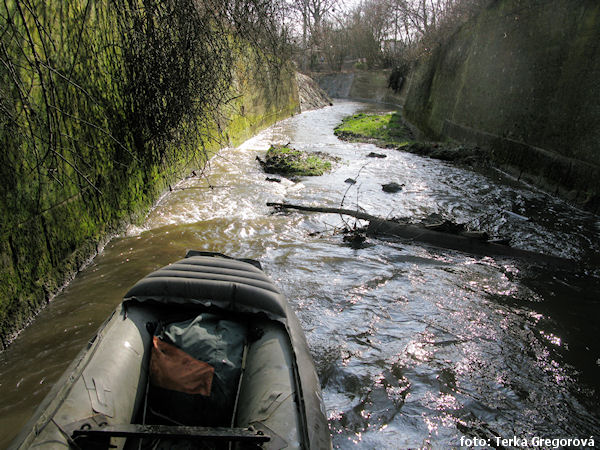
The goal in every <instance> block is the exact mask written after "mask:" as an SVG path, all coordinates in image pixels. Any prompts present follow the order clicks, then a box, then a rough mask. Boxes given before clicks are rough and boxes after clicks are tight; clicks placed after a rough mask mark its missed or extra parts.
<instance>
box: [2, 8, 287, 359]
mask: <svg viewBox="0 0 600 450" xmlns="http://www.w3.org/2000/svg"><path fill="white" fill-rule="evenodd" d="M147 3H148V4H150V3H152V2H147ZM160 3H161V8H156V9H155V10H152V9H151V8H150V9H146V10H144V14H155V16H152V17H151V18H152V20H153V21H154V22H155V23H156V24H159V25H160V24H161V23H162V22H161V21H166V22H165V24H166V25H169V26H170V24H173V23H176V21H173V20H172V19H173V15H172V11H171V10H170V9H169V8H172V7H182V5H184V6H185V5H188V6H190V7H192V6H193V4H194V2H191V1H187V2H185V1H177V2H174V1H170V2H160ZM133 4H135V2H133V3H132V2H115V3H114V4H111V6H110V7H108V6H107V5H106V4H104V3H102V2H87V1H83V0H81V1H79V0H75V1H72V2H62V1H50V2H47V1H46V2H44V1H41V0H39V1H37V0H36V1H33V2H31V5H33V7H32V8H30V9H19V7H20V6H22V5H21V4H20V2H10V1H9V2H4V3H3V4H2V5H0V16H2V17H3V18H5V19H7V28H6V29H5V30H3V51H4V52H5V53H4V57H3V64H2V65H0V81H1V82H2V90H1V91H0V96H2V97H1V98H0V100H1V101H2V102H1V103H2V106H3V108H1V109H0V130H1V131H0V146H2V148H3V151H2V152H0V180H2V182H1V183H0V349H2V348H3V347H4V346H5V345H7V344H8V342H9V341H10V339H11V336H12V335H13V334H14V333H15V332H17V331H18V330H19V329H21V328H22V326H23V325H25V324H26V323H27V322H28V321H29V320H30V319H31V318H32V317H33V316H34V315H35V313H36V312H37V311H38V310H39V309H40V308H41V307H43V306H44V304H45V303H46V302H47V301H48V299H49V298H51V297H52V295H53V294H54V293H56V292H57V291H58V290H59V289H60V288H61V286H63V284H64V283H65V282H66V281H67V280H69V279H70V277H72V276H73V275H74V274H75V273H76V272H77V271H78V270H79V268H80V267H81V266H82V265H83V264H84V263H85V261H87V260H88V259H89V258H90V257H91V256H92V255H94V253H95V252H96V251H97V248H98V247H99V246H100V245H102V243H103V242H104V241H106V240H107V239H108V238H110V236H112V235H114V233H117V232H118V231H119V230H121V229H122V228H123V226H124V225H125V224H127V223H130V222H137V221H139V220H141V219H143V217H144V216H145V213H146V212H147V211H148V209H149V208H150V207H151V205H152V204H153V203H154V202H155V201H156V199H157V198H158V196H159V195H160V194H161V193H162V192H164V190H165V189H166V188H167V186H168V185H169V184H170V183H172V182H173V181H174V180H177V179H179V178H180V177H181V176H183V175H184V174H185V173H189V171H191V170H192V169H197V168H199V167H200V166H202V165H203V164H204V163H205V162H206V159H207V158H208V157H210V155H211V153H212V152H215V151H216V150H217V149H218V148H221V147H223V146H225V145H227V144H233V145H235V144H237V143H239V142H241V141H243V140H244V139H246V138H248V137H249V136H250V135H251V134H253V133H256V132H257V131H258V130H260V129H261V128H264V127H266V126H268V125H270V124H272V123H273V122H275V121H276V120H278V119H281V118H283V117H285V116H287V115H290V114H292V113H294V112H295V111H297V109H298V95H297V90H296V85H295V77H294V73H293V71H292V70H291V69H290V68H289V67H286V66H285V65H283V64H282V67H279V68H275V67H273V66H267V65H265V66H263V64H262V60H261V59H260V57H259V56H260V53H259V51H255V50H253V49H251V48H250V46H249V45H248V44H245V43H244V42H237V41H236V40H235V39H233V38H232V37H231V36H230V37H225V43H221V44H223V46H222V47H221V50H220V51H221V52H222V53H221V55H220V56H219V57H220V58H221V59H217V60H216V61H218V62H219V64H221V63H225V62H227V61H229V58H231V59H232V60H233V61H234V63H233V67H232V70H231V79H229V78H228V76H225V75H224V76H222V77H221V76H216V77H213V78H214V80H216V81H215V83H218V84H219V89H221V88H222V87H223V86H226V91H223V90H221V91H218V92H217V91H214V90H211V89H212V85H211V84H210V83H206V84H205V85H202V86H200V87H202V89H204V90H201V89H200V90H198V89H199V85H198V83H199V81H198V79H196V78H195V76H196V75H194V76H191V75H192V74H197V76H198V77H204V78H202V79H201V80H200V81H202V80H206V79H208V80H209V81H210V80H213V78H211V77H210V76H209V72H206V71H205V63H206V64H208V65H210V64H209V63H210V61H207V60H206V59H203V60H202V61H199V60H195V59H193V58H195V56H193V57H191V58H192V60H186V59H185V58H178V59H177V61H176V63H177V64H176V65H175V66H173V67H175V68H176V69H177V71H179V72H185V71H189V74H190V77H189V78H183V79H177V82H178V83H179V82H182V83H184V84H185V83H188V84H185V86H184V90H185V91H186V92H188V91H193V92H202V93H203V94H202V96H198V97H196V98H191V97H190V99H189V100H190V104H191V105H200V106H201V108H199V109H198V108H196V107H195V106H194V108H195V109H193V111H194V113H195V114H196V113H198V114H196V115H192V114H187V113H186V111H187V110H186V109H185V108H184V107H185V104H184V102H180V101H179V100H181V99H178V98H177V96H176V94H177V92H176V91H175V90H174V89H175V88H177V89H179V87H180V86H179V85H178V84H177V83H171V84H169V83H170V81H169V80H168V75H169V73H172V72H173V67H171V66H172V64H170V65H169V64H167V65H165V67H162V66H161V67H156V68H153V66H152V64H153V61H154V62H155V61H157V60H158V61H162V60H163V59H164V58H163V57H162V56H163V55H162V53H160V52H164V51H171V50H172V51H174V52H175V51H179V50H180V47H179V46H180V44H181V43H182V42H184V41H182V40H181V39H179V37H180V33H182V32H183V33H184V34H185V33H187V32H186V30H187V28H185V27H183V28H181V29H176V28H173V29H165V28H164V27H163V28H160V29H157V30H154V31H156V32H159V33H160V37H161V46H159V47H156V48H155V47H152V46H145V45H144V42H139V41H137V40H136V39H138V38H139V37H140V36H141V34H138V35H129V34H128V33H130V31H131V30H139V29H140V28H139V27H138V26H139V25H140V23H139V22H135V21H136V20H137V18H136V14H138V13H139V11H140V10H137V9H135V8H134V9H129V7H130V5H133ZM152 11H154V12H152ZM161 14H162V15H161ZM177 20H182V21H185V20H186V17H185V14H183V15H181V16H180V17H177ZM134 25H135V26H134ZM146 25H147V24H146ZM136 27H138V28H136ZM146 31H147V30H146ZM150 31H152V30H150ZM150 31H147V35H146V37H149V36H150V35H151V33H150ZM204 31H206V32H210V30H204ZM28 35H29V36H30V38H27V36H28ZM185 36H186V39H188V40H187V41H185V42H186V45H189V44H190V42H191V41H190V40H191V39H192V38H191V37H190V36H189V35H188V34H185ZM211 36H212V35H211ZM215 36H219V34H215ZM215 39H217V38H215ZM214 44H216V42H215V41H211V42H210V43H204V41H202V39H199V38H198V36H196V41H195V44H194V45H198V46H200V47H199V50H202V49H204V50H206V48H205V47H202V46H203V45H206V46H208V47H210V45H214ZM132 45H133V46H134V47H135V46H139V48H140V49H142V50H143V51H142V50H140V52H141V53H140V52H138V53H136V54H134V55H129V56H130V57H131V58H133V60H126V57H127V55H126V53H127V49H131V48H133V47H131V46H132ZM208 47H207V48H208ZM135 48H138V47H135ZM215 48H216V47H215ZM153 49H155V50H156V49H158V50H159V54H156V55H154V54H150V52H151V51H154V50H153ZM225 50H226V51H225ZM230 50H231V51H230ZM144 52H146V53H144ZM174 54H177V53H174ZM6 55H8V57H6ZM140 55H141V56H144V58H146V59H142V60H140V59H139V58H141V56H140ZM177 55H178V56H179V54H177ZM136 58H137V59H136ZM131 61H134V62H135V64H133V63H132V62H131ZM6 62H8V63H9V64H5V63H6ZM138 63H139V64H141V65H142V66H144V65H145V66H147V68H149V69H152V70H154V69H156V70H155V71H151V75H152V74H160V75H156V77H155V78H156V79H153V78H152V76H150V77H148V78H149V79H148V80H145V81H147V82H148V83H150V85H149V86H150V87H151V88H152V89H155V91H156V92H155V95H154V96H150V97H145V96H146V95H147V93H145V92H144V91H143V89H141V88H140V86H141V85H140V83H141V82H143V81H144V79H143V78H144V76H145V75H147V74H145V73H143V72H140V71H139V67H140V66H139V65H137V64H138ZM213 63H214V61H213ZM213 65H215V67H212V69H215V70H216V66H217V65H218V64H216V63H215V64H213ZM219 67H221V66H219ZM212 69H211V70H212ZM223 69H224V71H226V70H225V69H226V68H223ZM277 69H278V70H277ZM161 71H162V72H161ZM157 83H159V84H160V85H159V84H157ZM194 89H195V90H194ZM211 96H212V97H211ZM221 96H222V97H221ZM208 98H212V99H213V101H212V102H211V103H209V102H208V100H207V99H208ZM231 98H233V99H234V100H231V101H226V100H227V99H231ZM158 129H161V130H163V131H162V132H161V133H160V134H157V132H156V130H158Z"/></svg>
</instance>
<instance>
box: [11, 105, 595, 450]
mask: <svg viewBox="0 0 600 450" xmlns="http://www.w3.org/2000/svg"><path fill="white" fill-rule="evenodd" d="M358 111H386V107H385V106H381V105H372V104H361V103H354V102H338V103H337V104H336V105H334V106H333V107H328V108H324V109H322V110H318V111H311V112H308V113H304V114H300V115H297V116H294V117H292V118H290V119H287V120H284V121H282V122H280V123H278V124H276V125H275V126H273V127H271V128H269V129H267V130H265V131H263V132H261V133H260V134H259V135H257V136H256V137H254V138H252V139H250V140H248V141H247V142H245V143H244V144H243V145H242V146H241V147H239V148H237V149H225V150H223V151H221V152H220V154H219V155H218V156H216V157H215V158H213V160H212V161H211V170H210V173H208V174H207V177H200V176H197V177H190V178H187V179H185V180H182V181H181V182H180V183H178V184H177V185H174V186H173V187H172V188H173V191H172V192H170V193H168V195H165V196H164V197H163V198H162V199H161V200H160V201H159V202H158V204H157V205H156V207H155V208H154V209H153V210H152V211H151V212H150V213H149V215H148V218H147V220H146V222H145V223H144V224H143V225H142V226H140V227H130V229H129V230H128V232H127V233H126V234H125V235H124V236H121V237H119V238H116V239H114V240H113V241H111V242H110V243H109V244H108V245H107V246H106V248H105V250H104V252H103V253H102V254H101V255H99V256H98V257H97V258H96V259H95V260H94V261H93V263H92V264H91V265H90V266H89V267H88V268H87V269H85V270H84V271H83V272H82V273H81V274H79V276H78V277H77V278H76V280H75V281H74V282H73V283H71V285H70V286H69V287H68V288H67V289H66V290H65V291H64V292H63V293H62V294H61V295H59V296H57V297H56V298H55V299H54V301H53V302H52V303H51V304H50V305H49V307H47V308H46V309H45V310H44V311H43V312H42V313H41V314H40V315H39V316H38V318H37V319H36V321H35V322H34V323H33V324H32V325H31V326H30V327H29V328H27V329H26V330H25V331H24V332H23V333H22V335H21V336H20V337H19V339H17V341H15V343H14V344H13V345H12V346H11V347H10V348H9V349H8V350H7V351H5V352H4V353H2V354H0V397H1V398H2V400H3V401H2V405H1V406H0V429H1V430H2V433H1V439H2V440H1V441H0V447H2V446H5V445H7V444H8V442H9V441H10V440H11V439H12V437H13V436H14V434H15V433H16V431H17V430H18V429H19V428H20V427H21V426H22V425H23V424H24V422H25V421H26V420H27V419H28V417H29V416H30V415H31V414H32V413H33V410H34V409H35V407H36V406H37V404H38V403H39V402H40V401H41V399H42V398H43V396H44V395H45V394H46V393H47V392H48V389H49V388H50V387H51V385H52V384H53V383H54V382H55V381H56V379H57V378H58V376H59V375H60V373H61V372H62V371H63V370H64V368H65V367H66V365H67V364H68V362H69V361H70V360H71V359H72V358H73V357H74V356H75V354H76V353H77V351H79V349H80V348H82V347H83V346H84V344H85V342H86V340H87V339H88V338H89V336H90V335H91V334H92V333H93V331H94V330H95V329H96V328H97V327H98V326H99V325H100V323H101V322H102V321H103V320H104V319H105V318H106V317H107V316H108V314H109V313H110V311H112V309H113V308H114V307H115V306H116V305H117V303H118V302H119V301H120V299H121V297H122V296H123V294H124V293H125V292H126V290H127V289H128V287H129V286H131V285H132V284H133V283H134V282H135V281H137V280H138V279H140V278H141V277H143V276H144V275H146V274H147V273H148V272H150V271H152V270H155V269H157V268H159V267H161V266H163V265H166V264H168V263H171V262H173V261H176V260H178V259H180V258H182V257H183V255H184V254H185V251H186V250H187V249H190V248H193V249H198V250H207V251H219V252H223V253H227V254H229V255H231V256H235V257H245V258H255V259H258V260H260V261H261V262H262V264H263V267H264V269H265V271H266V272H267V274H268V275H269V276H270V277H272V278H273V280H274V281H275V282H276V284H277V285H278V286H279V287H280V288H281V289H282V291H283V292H284V293H285V294H286V295H287V297H288V298H289V300H290V303H291V305H292V307H293V308H294V310H295V311H296V312H297V314H298V317H299V319H300V321H301V323H302V326H303V328H304V330H305V332H306V336H307V339H308V341H309V345H310V348H311V350H312V352H313V356H314V358H315V362H316V365H317V369H318V373H319V377H320V380H321V384H322V387H323V394H324V399H325V403H326V407H327V414H328V417H329V422H330V428H331V432H332V436H333V442H334V447H336V448H365V449H381V448H406V447H413V448H414V447H427V446H431V447H434V448H440V447H448V446H457V445H458V443H459V441H460V438H461V437H464V436H467V437H480V438H485V439H493V438H494V437H496V436H499V437H513V436H522V437H532V436H541V437H548V438H551V437H580V438H583V437H589V436H591V435H595V434H594V433H595V432H597V431H598V429H600V419H599V418H600V413H599V410H598V408H599V407H598V405H600V401H599V400H600V397H599V394H598V389H599V387H600V386H599V382H598V380H600V367H599V365H598V363H597V361H599V360H600V344H599V343H598V339H597V336H598V333H599V331H600V326H599V323H598V320H599V317H600V314H599V312H600V311H599V302H600V300H599V298H600V295H599V293H600V282H599V271H598V268H597V267H579V265H578V264H577V263H574V264H573V269H572V270H565V269H560V270H558V269H555V268H552V267H544V266H541V265H536V264H531V263H527V264H526V263H524V262H522V261H516V260H510V259H499V258H492V257H475V256H470V255H466V254H461V253H457V252H452V251H447V250H439V249H435V248H431V247H426V246H423V245H420V244H419V243H418V242H404V241H398V240H392V239H375V238H368V239H367V241H366V242H365V244H364V245H363V246H362V247H361V248H352V247H350V246H349V245H346V244H345V243H344V242H343V235H342V234H340V233H338V232H337V231H336V230H339V229H340V228H342V227H344V226H346V225H348V226H352V225H354V223H355V220H354V219H348V218H345V219H344V220H342V219H341V218H340V217H339V216H336V215H327V214H303V213H296V212H290V213H275V212H273V211H272V210H271V209H270V208H268V207H267V206H266V203H267V202H282V201H288V202H290V203H300V204H310V205H320V206H329V207H338V206H340V205H342V200H343V206H344V207H347V208H356V207H360V208H363V209H364V210H366V211H367V212H369V213H371V214H374V215H379V216H383V217H388V216H389V217H392V216H394V217H406V218H409V219H411V220H413V221H420V220H422V219H425V218H427V217H429V216H430V215H431V214H437V215H439V216H441V217H443V218H447V219H451V220H454V221H456V222H464V223H468V224H469V225H471V226H474V227H476V228H482V229H484V230H485V231H488V232H489V233H490V234H492V235H495V236H508V237H510V238H511V240H512V242H513V243H514V245H515V246H518V247H520V248H524V249H529V250H533V251H538V252H543V253H548V254H553V255H557V256H563V257H569V258H573V259H575V260H582V261H597V256H596V255H597V253H598V243H599V242H600V239H599V238H600V228H599V225H598V223H599V222H598V218H597V217H596V216H593V215H590V214H587V213H584V212H581V211H578V210H575V209H573V208H571V207H569V206H568V205H566V204H565V203H563V202H561V201H557V200H554V199H552V198H550V197H548V196H547V195H545V194H543V193H540V192H538V191H536V190H532V189H529V188H527V187H526V186H523V185H521V184H519V183H517V182H516V181H514V180H511V179H510V178H508V177H506V176H504V175H502V174H500V173H497V172H491V173H490V174H489V175H485V176H484V175H478V174H475V173H472V172H469V171H466V170H463V169H460V168H456V167H452V166H450V165H448V164H446V163H443V162H440V161H435V160H430V159H426V158H421V157H418V156H415V155H411V154H407V153H403V152H399V151H395V150H389V149H388V150H384V149H379V148H377V147H375V146H373V145H371V144H358V143H347V142H342V141H340V140H338V139H337V138H336V137H335V136H334V135H333V128H334V126H336V125H337V124H338V123H339V122H340V121H341V119H342V118H343V117H345V116H347V115H349V114H352V113H354V112H358ZM288 142H290V143H291V145H292V146H294V147H296V148H299V149H302V150H308V151H313V150H318V151H326V152H328V153H330V154H332V155H334V156H337V157H339V158H340V159H339V162H337V163H335V165H334V166H335V167H334V170H333V171H332V172H331V173H329V174H326V175H324V176H321V177H315V178H303V179H301V180H300V181H290V180H287V179H284V178H282V179H281V182H280V183H275V182H268V181H266V180H265V178H266V175H265V174H264V173H263V172H262V170H261V168H260V166H259V164H258V163H257V162H256V160H255V158H256V156H260V157H264V153H265V152H266V150H267V149H268V147H269V145H271V144H273V143H282V144H285V143H288ZM372 151H376V152H379V153H381V152H384V153H385V154H386V155H387V157H386V158H384V159H373V158H367V157H366V155H367V154H368V153H369V152H372ZM347 178H355V179H356V181H357V183H356V184H355V185H353V186H352V187H349V185H348V184H347V183H345V182H344V181H345V180H346V179H347ZM391 181H394V182H397V183H399V184H404V185H405V186H404V188H403V190H402V191H401V192H399V193H396V194H389V193H385V192H383V191H382V188H381V186H382V184H384V183H389V182H391ZM31 361H43V364H37V363H36V364H35V370H32V368H31V367H32V364H31Z"/></svg>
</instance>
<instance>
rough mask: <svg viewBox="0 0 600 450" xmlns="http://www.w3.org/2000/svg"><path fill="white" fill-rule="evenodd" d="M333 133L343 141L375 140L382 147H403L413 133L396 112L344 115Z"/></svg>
mask: <svg viewBox="0 0 600 450" xmlns="http://www.w3.org/2000/svg"><path fill="white" fill-rule="evenodd" d="M334 133H335V135H336V136H337V137H339V138H340V139H343V140H345V141H360V142H362V141H369V142H371V141H375V143H376V144H378V145H382V146H384V147H396V148H398V147H404V146H405V145H408V144H410V143H412V141H413V135H412V133H411V131H410V129H409V128H408V127H407V126H406V124H405V123H404V121H403V120H402V116H401V115H400V114H399V113H398V112H394V113H389V114H364V113H360V114H355V115H353V116H350V117H346V118H344V119H343V120H342V123H341V124H339V125H338V126H337V127H336V128H335V130H334Z"/></svg>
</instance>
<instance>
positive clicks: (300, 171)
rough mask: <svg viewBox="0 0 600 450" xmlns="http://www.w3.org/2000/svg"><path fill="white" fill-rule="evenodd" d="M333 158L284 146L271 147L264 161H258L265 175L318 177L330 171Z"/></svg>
mask: <svg viewBox="0 0 600 450" xmlns="http://www.w3.org/2000/svg"><path fill="white" fill-rule="evenodd" d="M334 160H335V158H333V157H332V156H329V155H326V154H325V153H321V152H304V151H301V150H297V149H295V148H292V147H288V146H285V145H272V146H271V148H269V150H268V151H267V154H266V157H265V161H262V160H261V159H260V158H259V161H260V163H261V165H262V167H263V169H264V171H265V172H266V173H275V174H280V175H285V176H318V175H323V174H324V173H325V172H328V171H330V170H331V162H332V161H334Z"/></svg>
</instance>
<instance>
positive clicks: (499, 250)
mask: <svg viewBox="0 0 600 450" xmlns="http://www.w3.org/2000/svg"><path fill="white" fill-rule="evenodd" d="M267 206H270V207H273V208H276V209H279V210H285V209H294V210H298V211H306V212H321V213H326V214H342V215H348V216H352V217H356V218H357V219H362V220H368V221H369V226H368V228H367V234H369V235H371V236H382V235H383V236H385V235H387V236H394V237H399V238H402V239H407V240H411V241H416V242H422V243H424V244H429V245H432V246H434V247H439V248H445V249H450V250H458V251H460V252H464V253H469V254H473V255H478V256H507V257H511V258H522V259H528V260H531V261H536V262H541V263H545V264H552V265H556V266H562V267H573V264H574V262H573V261H572V260H570V259H566V258H561V257H558V256H551V255H544V254H542V253H537V252H532V251H529V250H522V249H519V248H514V247H510V246H508V245H503V244H499V243H495V242H491V241H487V240H483V239H481V237H480V236H479V235H477V236H475V237H473V236H472V235H467V234H465V235H463V234H453V233H445V232H442V231H436V230H432V229H429V228H427V227H426V226H424V225H413V224H403V223H398V222H394V221H392V220H386V219H382V218H380V217H376V216H372V215H371V214H367V213H364V212H361V211H353V210H350V209H343V208H328V207H319V206H304V205H293V204H289V203H273V202H269V203H267Z"/></svg>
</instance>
